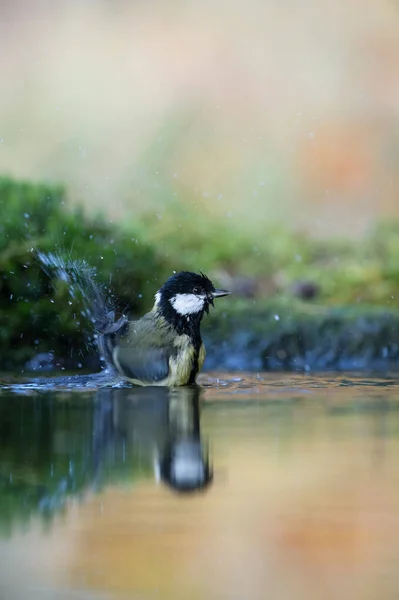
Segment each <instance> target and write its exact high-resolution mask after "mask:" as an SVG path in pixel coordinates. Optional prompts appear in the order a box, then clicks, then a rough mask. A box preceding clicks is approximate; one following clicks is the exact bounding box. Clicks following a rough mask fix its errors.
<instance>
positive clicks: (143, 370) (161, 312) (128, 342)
mask: <svg viewBox="0 0 399 600" xmlns="http://www.w3.org/2000/svg"><path fill="white" fill-rule="evenodd" d="M37 256H38V259H39V260H40V262H41V264H42V268H43V269H44V271H45V272H46V273H47V274H48V275H51V274H52V273H53V272H54V271H55V273H56V275H57V277H58V278H59V279H62V280H63V281H66V282H67V283H68V284H69V293H70V294H71V296H72V297H75V296H76V291H78V292H79V293H80V295H81V296H82V297H83V301H84V304H85V307H86V314H87V316H89V317H90V319H91V321H92V323H93V326H94V331H95V335H96V339H97V346H98V349H99V351H100V354H101V356H102V357H103V359H104V360H105V363H106V365H107V367H109V368H110V369H113V370H114V371H116V373H117V374H118V375H119V376H120V377H121V378H122V379H124V380H127V381H129V382H131V383H133V384H134V385H140V386H166V387H180V386H185V385H193V384H195V383H196V377H197V375H198V373H199V371H200V370H201V368H202V366H203V364H204V360H205V354H206V351H205V346H204V343H203V341H202V337H201V321H202V318H203V316H204V314H209V308H210V306H214V300H215V299H216V298H221V297H223V296H227V295H229V294H230V292H229V291H228V290H224V289H217V288H215V287H214V285H213V283H212V281H211V280H210V279H209V278H208V277H207V276H206V275H204V273H202V272H201V271H200V272H199V273H194V272H190V271H180V272H178V273H174V274H173V275H172V276H171V277H169V279H167V281H166V282H165V283H164V284H163V285H162V286H161V287H160V288H159V290H158V291H157V292H156V294H155V299H154V305H153V308H152V309H151V310H150V311H149V312H148V313H146V314H145V315H144V316H142V317H141V318H139V319H137V320H130V319H129V318H128V317H127V316H126V315H122V316H121V317H120V318H119V319H116V317H115V310H114V309H113V308H112V307H110V304H109V300H108V299H107V298H106V295H105V294H104V291H103V288H102V287H101V285H99V284H98V283H97V281H96V271H95V269H94V268H93V267H90V266H89V265H88V263H87V262H86V261H85V260H68V261H66V260H64V259H63V257H61V256H59V255H56V254H52V253H49V254H44V253H42V252H37Z"/></svg>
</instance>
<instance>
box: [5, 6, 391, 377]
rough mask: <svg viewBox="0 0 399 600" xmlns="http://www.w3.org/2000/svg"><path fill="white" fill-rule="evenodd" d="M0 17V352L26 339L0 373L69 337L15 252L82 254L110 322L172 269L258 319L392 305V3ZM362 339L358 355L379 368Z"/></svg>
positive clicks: (77, 329) (147, 298)
mask: <svg viewBox="0 0 399 600" xmlns="http://www.w3.org/2000/svg"><path fill="white" fill-rule="evenodd" d="M1 15H2V18H1V20H0V39H1V48H2V51H1V52H0V81H1V82H2V85H1V94H0V115H1V117H0V212H1V214H2V215H3V218H2V223H0V234H1V235H0V320H1V317H2V314H3V316H4V324H3V330H2V331H3V333H0V342H1V343H2V346H3V348H8V350H7V352H8V356H11V354H12V353H13V352H14V350H15V348H16V346H17V345H18V346H21V342H20V334H21V330H23V331H24V330H28V331H27V333H26V335H25V338H24V340H25V343H26V344H27V346H28V347H29V351H28V352H27V351H25V350H24V351H23V352H22V351H21V352H20V353H19V354H18V356H16V355H15V358H13V360H12V362H11V363H5V362H4V361H3V362H2V361H1V360H0V366H1V365H3V368H7V369H9V368H12V367H13V365H14V364H20V363H21V364H23V363H24V361H25V360H26V359H27V358H28V357H29V356H30V355H31V354H29V352H31V347H32V345H34V346H35V347H36V348H37V350H38V351H39V350H44V351H48V350H51V349H54V348H55V350H56V351H57V350H59V353H60V355H64V354H65V348H64V347H62V348H59V349H58V346H57V344H58V343H59V340H60V339H61V338H60V335H58V333H57V331H58V329H57V327H58V328H59V327H60V325H59V323H62V327H63V333H65V336H66V337H65V344H66V347H67V348H69V346H70V344H71V335H75V334H76V335H75V341H74V344H76V347H78V346H79V341H78V340H79V339H81V330H82V326H81V323H80V322H79V321H76V318H75V314H76V308H75V306H73V307H70V306H69V305H68V303H67V302H66V300H65V293H64V295H62V293H61V292H60V291H59V290H58V295H59V296H60V297H61V301H60V302H59V303H58V304H56V305H54V306H53V305H52V304H49V300H48V295H49V293H50V291H49V286H48V282H47V281H46V282H45V281H44V280H43V274H42V275H40V274H38V273H37V269H36V272H35V271H34V268H32V265H33V266H34V261H32V253H31V249H32V247H36V248H39V249H40V250H42V251H43V252H53V251H57V252H58V251H62V252H64V253H67V254H68V255H71V254H72V255H73V257H74V258H79V259H81V258H85V259H86V260H87V261H88V262H89V263H90V264H92V265H93V266H94V267H96V269H97V271H98V275H99V278H100V279H101V281H103V282H107V283H111V288H112V291H113V292H114V294H115V296H116V297H117V298H119V299H120V305H119V307H118V308H119V309H120V310H121V311H125V310H127V308H129V309H132V310H133V311H139V312H140V311H143V310H145V309H147V308H149V307H150V306H151V305H152V299H153V294H154V293H155V291H156V289H157V288H158V287H159V285H160V284H161V283H162V282H163V281H164V280H165V279H166V278H167V277H169V276H170V275H171V273H172V272H173V271H179V270H183V269H187V270H194V271H198V270H203V271H204V272H205V273H207V274H208V275H209V276H210V277H211V278H212V280H213V281H214V282H215V284H216V285H219V286H220V287H226V288H227V289H230V290H232V292H233V296H232V297H231V300H230V299H229V303H228V307H227V306H226V310H227V311H230V310H231V309H232V307H233V306H236V304H237V300H239V299H240V298H245V299H246V300H248V299H249V300H250V303H251V304H250V310H251V311H253V304H254V303H256V302H258V301H259V302H258V307H259V309H260V310H263V313H262V316H261V319H262V320H264V310H266V308H267V302H268V300H269V299H270V298H272V299H277V302H278V305H277V306H274V305H273V306H272V307H271V308H270V307H269V308H270V310H269V312H270V320H271V323H272V324H273V323H275V315H276V314H277V315H280V316H281V315H282V314H285V315H286V316H287V315H291V314H292V311H293V310H294V308H293V302H294V300H295V299H299V300H300V301H305V302H306V303H307V304H309V301H310V300H312V301H316V302H318V303H319V304H321V305H323V306H324V307H330V306H344V305H348V304H349V305H352V306H353V305H355V306H357V307H359V306H360V305H370V304H371V305H378V306H379V307H380V308H381V307H382V308H383V310H396V303H397V300H396V298H397V297H398V295H399V263H398V258H397V257H398V255H399V201H398V198H397V193H398V188H399V130H398V128H397V122H398V117H399V78H398V76H397V71H398V67H397V65H398V64H399V62H398V61H399V37H398V35H397V32H398V26H399V10H398V6H397V4H396V3H394V2H392V1H388V0H386V1H382V2H378V3H376V2H367V1H366V3H362V4H361V6H360V5H359V3H358V2H355V1H354V0H348V1H347V2H345V3H344V4H343V3H336V2H333V1H332V0H321V1H320V2H315V1H314V0H304V1H303V2H300V3H299V2H295V1H292V0H291V1H288V2H286V3H284V4H281V2H278V1H277V0H269V2H260V1H259V0H249V2H246V3H245V4H244V3H243V2H234V1H230V2H228V3H226V2H217V1H216V2H215V1H212V2H208V1H206V0H205V1H204V2H189V1H188V2H179V1H178V0H170V1H169V2H159V1H157V0H154V1H136V2H128V1H124V0H118V1H114V2H110V1H109V0H96V1H92V0H79V1H75V0H68V1H62V0H59V1H58V2H56V3H54V2H50V0H35V1H34V2H32V1H31V0H30V1H28V0H15V1H13V2H11V1H9V2H3V3H2V8H1ZM41 182H45V183H44V184H43V183H41ZM60 186H61V187H60ZM28 267H31V268H28ZM64 292H65V290H64ZM56 295H57V294H56ZM55 300H56V298H55ZM284 302H285V304H284ZM240 306H241V308H242V313H245V312H248V304H247V305H245V306H243V305H240ZM301 310H302V309H301ZM306 310H307V308H306ZM35 311H36V312H35ZM50 311H52V314H51V315H50ZM34 312H35V314H33V313H34ZM32 315H33V316H32ZM71 315H72V317H73V319H75V320H73V319H72V317H71ZM295 318H296V317H295V315H294V319H295ZM323 318H324V317H323ZM395 318H398V319H399V313H398V314H397V315H396V317H395ZM49 319H52V325H51V327H50V328H49V331H50V333H51V331H52V332H53V338H54V339H55V340H56V341H55V342H54V341H53V340H50V346H51V347H49V343H47V342H46V341H43V335H42V334H43V330H45V329H46V326H47V324H48V323H49ZM311 319H313V320H314V313H313V314H312V317H311ZM378 320H379V323H382V320H383V319H382V317H381V316H378ZM28 322H29V326H27V323H28ZM286 322H287V320H285V321H284V323H286ZM323 322H324V321H323ZM68 323H71V325H68ZM359 323H360V321H359V320H357V321H356V327H358V324H359ZM57 324H58V325H57ZM246 327H247V326H246ZM278 327H279V331H281V330H282V327H283V321H282V320H281V319H280V320H279V324H278ZM334 327H335V326H334ZM359 327H360V326H359ZM370 327H371V329H373V331H374V325H373V326H370ZM68 328H69V330H68ZM345 328H346V325H345ZM360 328H363V329H362V331H361V332H360V334H359V335H360V337H361V340H362V341H361V344H363V339H364V327H363V325H362V324H361V327H360ZM369 329H370V328H369ZM388 329H389V331H391V333H392V331H393V330H394V329H395V328H394V327H388ZM268 331H270V327H269V326H268ZM290 331H291V330H290ZM298 335H299V337H301V336H302V337H303V336H304V334H303V333H299V334H298ZM390 335H391V334H390ZM27 336H30V338H27ZM262 336H263V337H264V334H262ZM279 336H280V333H279ZM295 336H296V333H295ZM280 337H281V336H280ZM280 337H279V339H278V344H280V343H282V342H281V339H280ZM380 337H381V339H379V341H378V343H377V345H375V344H376V343H375V342H374V341H373V348H374V349H373V350H372V354H373V356H374V355H378V356H379V357H381V358H382V359H383V361H384V360H385V359H386V357H387V356H388V355H389V356H391V355H390V352H391V351H390V347H391V346H392V348H394V350H393V355H392V356H393V358H394V360H396V359H398V360H399V346H398V342H399V340H396V338H395V339H393V338H392V335H391V338H392V339H391V338H390V341H389V340H387V334H386V332H383V333H382V334H381V336H380ZM388 341H389V344H391V342H392V344H391V346H389V344H388ZM241 343H242V341H240V344H241ZM342 344H343V345H344V346H347V342H345V343H344V342H343V343H341V342H340V343H339V344H338V346H337V347H339V348H340V352H341V348H342ZM387 344H388V346H389V347H388V346H387ZM230 347H231V346H230ZM387 348H388V350H387ZM79 351H80V350H79ZM83 351H84V350H83ZM387 353H388V354H387ZM278 360H280V359H278ZM351 360H352V358H351ZM79 362H80V361H79ZM280 362H281V361H280ZM251 364H252V363H251ZM306 364H307V365H308V366H309V364H313V363H309V362H307V363H306ZM334 364H335V363H334ZM362 364H363V363H362ZM367 364H368V363H367ZM264 366H265V365H264ZM266 366H267V365H266Z"/></svg>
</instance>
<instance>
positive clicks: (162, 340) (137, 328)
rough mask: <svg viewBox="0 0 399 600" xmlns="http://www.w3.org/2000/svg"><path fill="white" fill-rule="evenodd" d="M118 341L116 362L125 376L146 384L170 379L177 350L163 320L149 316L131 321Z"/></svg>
mask: <svg viewBox="0 0 399 600" xmlns="http://www.w3.org/2000/svg"><path fill="white" fill-rule="evenodd" d="M116 339H117V342H116V345H115V347H114V352H113V359H114V362H115V363H117V365H116V366H117V367H118V368H119V371H120V372H121V373H122V374H123V375H124V376H125V377H128V378H129V379H137V380H138V381H141V382H144V383H147V384H148V383H150V384H151V383H157V382H160V381H162V380H163V379H166V378H167V377H168V375H169V358H170V356H171V355H172V354H173V352H174V347H173V336H172V334H171V332H170V330H169V328H168V327H166V326H165V324H164V323H163V321H160V320H159V319H156V318H154V315H152V314H151V313H150V314H147V315H146V316H145V317H143V318H142V319H140V320H139V321H130V322H129V326H128V329H127V330H125V331H124V332H123V333H122V335H121V336H118V337H117V338H116Z"/></svg>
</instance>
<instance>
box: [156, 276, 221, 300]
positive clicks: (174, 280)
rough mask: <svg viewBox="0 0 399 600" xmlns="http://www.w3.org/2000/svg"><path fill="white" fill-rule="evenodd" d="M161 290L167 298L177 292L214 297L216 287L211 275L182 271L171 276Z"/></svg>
mask: <svg viewBox="0 0 399 600" xmlns="http://www.w3.org/2000/svg"><path fill="white" fill-rule="evenodd" d="M159 291H160V292H161V294H162V295H163V296H164V297H165V298H172V297H173V296H175V295H176V294H201V295H202V294H203V295H206V296H209V297H212V294H213V292H214V291H215V288H214V285H213V283H212V281H211V280H210V279H209V277H207V276H206V275H204V274H203V273H201V272H200V273H199V274H197V273H191V272H190V271H180V273H176V274H175V275H172V277H169V279H168V280H167V281H166V282H165V283H164V284H163V286H162V287H161V289H160V290H159Z"/></svg>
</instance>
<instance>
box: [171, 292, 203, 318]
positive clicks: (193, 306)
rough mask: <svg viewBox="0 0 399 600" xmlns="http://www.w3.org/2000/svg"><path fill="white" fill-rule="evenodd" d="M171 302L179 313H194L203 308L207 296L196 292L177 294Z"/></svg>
mask: <svg viewBox="0 0 399 600" xmlns="http://www.w3.org/2000/svg"><path fill="white" fill-rule="evenodd" d="M170 303H171V305H172V306H173V308H174V309H175V311H176V312H178V313H179V315H193V314H195V313H199V312H201V311H202V310H203V308H204V305H205V296H197V295H196V294H176V296H173V298H171V299H170Z"/></svg>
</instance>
